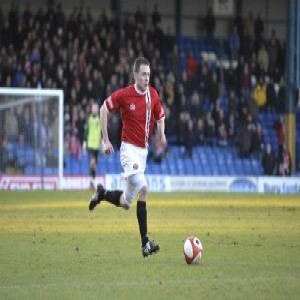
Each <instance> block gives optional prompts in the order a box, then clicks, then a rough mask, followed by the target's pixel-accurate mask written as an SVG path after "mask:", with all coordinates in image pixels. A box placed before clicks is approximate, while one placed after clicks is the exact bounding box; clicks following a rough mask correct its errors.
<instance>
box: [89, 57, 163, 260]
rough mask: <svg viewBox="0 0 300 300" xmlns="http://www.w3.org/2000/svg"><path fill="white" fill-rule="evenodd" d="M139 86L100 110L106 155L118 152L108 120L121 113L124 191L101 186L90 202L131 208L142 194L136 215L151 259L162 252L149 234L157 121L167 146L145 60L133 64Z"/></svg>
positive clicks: (119, 92)
mask: <svg viewBox="0 0 300 300" xmlns="http://www.w3.org/2000/svg"><path fill="white" fill-rule="evenodd" d="M133 75H134V80H135V83H134V84H132V85H130V86H128V87H125V88H122V89H119V90H117V91H115V92H114V93H113V94H112V95H111V96H110V97H108V98H107V99H106V100H105V101H104V104H103V105H102V106H101V108H100V119H101V130H102V135H103V137H102V141H103V151H104V153H105V154H106V155H109V154H111V153H113V152H114V149H113V146H112V144H111V142H110V140H109V137H108V133H107V118H108V115H109V114H110V113H113V112H115V111H117V110H120V112H121V118H122V121H123V127H122V143H121V148H120V160H121V165H122V168H123V170H124V173H122V176H123V178H124V179H125V188H124V191H120V190H113V191H109V190H106V189H104V187H103V186H102V185H98V186H97V191H96V193H95V194H94V195H93V196H92V198H91V199H90V203H89V210H91V211H92V210H93V209H94V208H95V207H96V205H97V204H99V203H101V201H103V200H105V201H108V202H110V203H112V204H114V205H115V206H120V207H122V208H124V209H126V210H127V209H129V208H130V205H131V203H132V201H133V199H134V198H135V197H136V196H137V195H138V199H137V206H136V214H137V219H138V224H139V229H140V235H141V241H142V254H143V256H144V257H147V256H149V255H151V254H153V253H156V252H157V251H159V245H157V244H155V243H154V242H153V241H150V240H149V238H148V235H147V209H146V199H147V192H148V190H147V182H146V179H145V175H144V172H145V168H146V160H147V154H148V146H149V144H150V139H151V135H152V133H153V129H154V125H155V122H156V124H157V129H158V138H159V139H160V140H161V143H162V144H163V145H166V144H167V140H166V136H165V114H164V110H163V107H162V105H161V102H160V98H159V96H158V93H157V91H156V90H155V89H154V88H153V87H151V86H149V80H150V64H149V62H148V60H147V59H145V58H144V57H138V58H136V60H135V62H134V65H133Z"/></svg>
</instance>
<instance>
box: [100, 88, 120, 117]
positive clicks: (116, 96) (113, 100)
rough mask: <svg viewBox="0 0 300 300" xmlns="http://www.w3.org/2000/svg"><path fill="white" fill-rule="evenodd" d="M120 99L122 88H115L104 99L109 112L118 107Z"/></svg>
mask: <svg viewBox="0 0 300 300" xmlns="http://www.w3.org/2000/svg"><path fill="white" fill-rule="evenodd" d="M121 99H122V90H117V91H115V92H114V93H112V94H111V95H110V96H109V97H108V98H106V99H105V101H104V103H105V106H106V109H107V110H108V111H109V112H110V113H111V112H114V111H116V110H118V109H119V108H120V103H121Z"/></svg>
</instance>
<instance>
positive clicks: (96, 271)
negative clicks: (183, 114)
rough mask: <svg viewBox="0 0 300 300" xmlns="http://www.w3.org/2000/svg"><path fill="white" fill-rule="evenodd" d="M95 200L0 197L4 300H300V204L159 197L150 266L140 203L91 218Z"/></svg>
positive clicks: (283, 199) (52, 195)
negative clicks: (193, 255)
mask: <svg viewBox="0 0 300 300" xmlns="http://www.w3.org/2000/svg"><path fill="white" fill-rule="evenodd" d="M90 195H91V193H90V192H3V191H0V299H22V300H25V299H72V300H75V299H130V300H132V299H133V300H134V299H168V300H169V299H172V300H175V299H299V295H300V255H299V248H300V199H299V196H290V197H287V196H273V195H269V196H261V195H241V194H234V195H233V194H201V193H188V194H187V193H176V194H175V193H174V194H171V193H170V194H154V193H153V194H150V195H149V201H148V229H149V235H150V237H151V238H152V239H155V240H156V241H157V242H158V243H159V244H160V246H161V251H160V252H159V253H158V254H156V255H154V256H152V257H149V258H146V259H144V258H143V257H142V254H141V249H140V238H139V231H138V225H137V220H136V216H135V203H134V204H133V207H132V208H131V210H130V211H124V210H121V209H117V208H115V207H113V206H110V205H109V204H107V203H103V204H101V205H100V206H98V207H97V208H96V209H95V211H94V212H92V213H90V212H89V211H88V209H87V206H88V201H87V199H88V198H89V197H90ZM189 235H196V236H198V237H199V238H200V240H201V242H202V244H203V248H204V253H203V257H202V261H201V263H200V265H196V266H188V265H186V264H185V261H184V257H183V254H182V247H183V241H184V239H185V238H186V237H188V236H189Z"/></svg>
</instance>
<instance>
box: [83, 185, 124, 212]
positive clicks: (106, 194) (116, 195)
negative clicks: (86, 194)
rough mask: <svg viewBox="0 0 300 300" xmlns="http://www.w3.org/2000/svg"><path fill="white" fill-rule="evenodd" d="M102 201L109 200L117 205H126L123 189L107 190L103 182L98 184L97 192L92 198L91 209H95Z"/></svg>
mask: <svg viewBox="0 0 300 300" xmlns="http://www.w3.org/2000/svg"><path fill="white" fill-rule="evenodd" d="M101 201H107V202H109V203H111V204H113V205H115V206H117V207H119V206H121V207H124V196H123V191H121V190H113V191H110V190H106V189H105V188H104V187H103V185H102V184H98V186H97V190H96V193H95V194H94V195H93V196H92V197H91V199H90V203H89V210H94V209H95V207H96V206H97V205H98V204H99V203H100V202H101ZM124 208H125V207H124ZM127 209H128V208H127Z"/></svg>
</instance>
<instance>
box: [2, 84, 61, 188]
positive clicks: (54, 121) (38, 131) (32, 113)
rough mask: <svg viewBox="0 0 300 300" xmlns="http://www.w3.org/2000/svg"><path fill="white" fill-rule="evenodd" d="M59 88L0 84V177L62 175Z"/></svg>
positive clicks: (41, 181) (42, 180)
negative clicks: (31, 87)
mask: <svg viewBox="0 0 300 300" xmlns="http://www.w3.org/2000/svg"><path fill="white" fill-rule="evenodd" d="M63 108H64V95H63V91H62V90H49V89H23V88H0V143H1V144H0V177H1V174H2V175H6V176H16V175H18V176H20V175H21V176H22V177H23V176H24V178H26V177H32V178H35V179H38V183H37V184H36V186H37V187H40V188H41V189H44V188H45V185H46V184H47V177H52V178H54V180H56V181H57V186H56V187H57V188H58V189H60V188H61V185H62V179H63V145H64V142H63V134H64V131H63V130H64V128H63Z"/></svg>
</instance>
